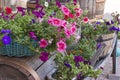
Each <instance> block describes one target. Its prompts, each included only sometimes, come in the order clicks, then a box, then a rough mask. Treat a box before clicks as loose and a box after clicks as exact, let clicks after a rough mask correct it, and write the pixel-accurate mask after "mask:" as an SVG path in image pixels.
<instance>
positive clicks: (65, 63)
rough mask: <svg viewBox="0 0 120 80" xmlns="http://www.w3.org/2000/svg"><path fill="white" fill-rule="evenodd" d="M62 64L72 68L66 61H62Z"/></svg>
mask: <svg viewBox="0 0 120 80" xmlns="http://www.w3.org/2000/svg"><path fill="white" fill-rule="evenodd" d="M64 65H65V66H66V67H68V68H72V66H71V65H70V64H69V63H67V62H64Z"/></svg>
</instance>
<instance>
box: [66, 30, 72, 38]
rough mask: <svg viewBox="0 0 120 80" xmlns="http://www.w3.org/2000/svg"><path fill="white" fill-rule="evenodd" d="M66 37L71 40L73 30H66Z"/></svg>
mask: <svg viewBox="0 0 120 80" xmlns="http://www.w3.org/2000/svg"><path fill="white" fill-rule="evenodd" d="M65 35H66V37H67V38H70V36H71V30H69V29H67V28H66V29H65Z"/></svg>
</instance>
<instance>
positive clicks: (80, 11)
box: [74, 8, 83, 17]
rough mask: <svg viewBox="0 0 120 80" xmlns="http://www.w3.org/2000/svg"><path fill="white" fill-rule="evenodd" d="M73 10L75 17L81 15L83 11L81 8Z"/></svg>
mask: <svg viewBox="0 0 120 80" xmlns="http://www.w3.org/2000/svg"><path fill="white" fill-rule="evenodd" d="M74 10H75V12H76V17H80V16H81V14H82V13H83V10H82V9H81V8H75V9H74Z"/></svg>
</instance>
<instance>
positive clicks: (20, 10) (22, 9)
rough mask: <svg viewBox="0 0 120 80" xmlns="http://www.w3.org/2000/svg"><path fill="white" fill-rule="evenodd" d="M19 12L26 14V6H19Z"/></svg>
mask: <svg viewBox="0 0 120 80" xmlns="http://www.w3.org/2000/svg"><path fill="white" fill-rule="evenodd" d="M17 10H18V12H21V15H22V16H24V15H25V8H23V7H17Z"/></svg>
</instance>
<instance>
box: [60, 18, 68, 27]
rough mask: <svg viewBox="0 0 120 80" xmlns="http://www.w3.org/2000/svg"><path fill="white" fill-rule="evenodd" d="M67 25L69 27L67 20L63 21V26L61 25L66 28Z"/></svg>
mask: <svg viewBox="0 0 120 80" xmlns="http://www.w3.org/2000/svg"><path fill="white" fill-rule="evenodd" d="M66 25H67V22H66V20H62V25H61V26H62V27H64V28H65V27H66Z"/></svg>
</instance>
